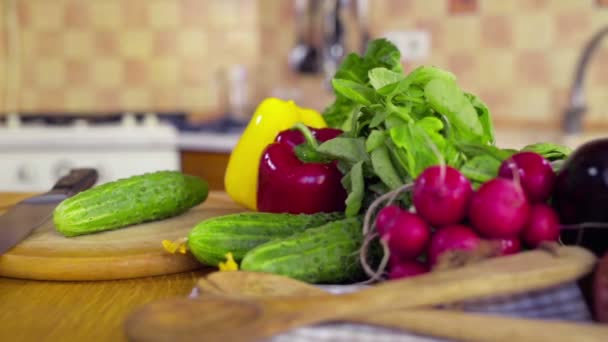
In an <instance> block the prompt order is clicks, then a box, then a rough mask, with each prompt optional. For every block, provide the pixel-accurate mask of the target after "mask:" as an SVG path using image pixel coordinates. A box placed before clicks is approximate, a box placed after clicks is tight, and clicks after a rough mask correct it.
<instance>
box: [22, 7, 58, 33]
mask: <svg viewBox="0 0 608 342" xmlns="http://www.w3.org/2000/svg"><path fill="white" fill-rule="evenodd" d="M64 3H65V1H44V0H37V1H28V2H22V3H21V4H19V5H21V6H24V7H26V8H27V12H28V26H29V27H31V28H34V29H36V30H57V29H61V28H62V27H63V10H64Z"/></svg>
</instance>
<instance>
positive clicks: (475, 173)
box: [460, 154, 501, 183]
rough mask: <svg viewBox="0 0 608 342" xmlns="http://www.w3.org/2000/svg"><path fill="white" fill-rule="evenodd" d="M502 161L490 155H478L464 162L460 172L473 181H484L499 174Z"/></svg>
mask: <svg viewBox="0 0 608 342" xmlns="http://www.w3.org/2000/svg"><path fill="white" fill-rule="evenodd" d="M500 163H501V161H500V160H498V159H496V158H494V157H492V156H490V155H485V154H483V155H478V156H476V157H474V158H473V159H470V160H468V161H467V162H466V163H464V165H462V167H461V168H460V172H462V174H463V175H464V176H465V177H467V178H468V179H469V180H471V181H473V182H477V183H484V182H487V181H489V180H490V179H492V178H494V177H496V176H497V175H498V168H499V167H500Z"/></svg>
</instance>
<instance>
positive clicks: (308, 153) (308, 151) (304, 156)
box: [293, 143, 331, 163]
mask: <svg viewBox="0 0 608 342" xmlns="http://www.w3.org/2000/svg"><path fill="white" fill-rule="evenodd" d="M293 151H294V153H295V155H296V156H297V157H298V159H299V160H300V161H302V162H304V163H329V162H331V158H329V157H327V156H326V155H323V154H321V153H319V152H318V151H317V150H316V149H315V148H314V147H312V146H311V145H310V144H306V143H305V144H300V145H297V146H296V147H294V148H293Z"/></svg>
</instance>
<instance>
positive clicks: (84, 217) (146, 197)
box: [53, 171, 209, 236]
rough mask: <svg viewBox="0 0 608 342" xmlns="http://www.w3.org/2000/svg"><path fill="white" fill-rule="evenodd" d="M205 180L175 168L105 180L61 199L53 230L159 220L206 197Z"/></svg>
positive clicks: (73, 231) (72, 231)
mask: <svg viewBox="0 0 608 342" xmlns="http://www.w3.org/2000/svg"><path fill="white" fill-rule="evenodd" d="M208 192H209V187H208V184H207V182H206V181H204V180H202V179H200V178H198V177H195V176H190V175H185V174H183V173H181V172H178V171H158V172H153V173H146V174H143V175H137V176H132V177H129V178H124V179H119V180H116V181H113V182H109V183H105V184H102V185H99V186H96V187H94V188H91V189H89V190H85V191H83V192H80V193H78V194H77V195H75V196H73V197H70V198H68V199H66V200H64V201H63V202H61V203H60V204H59V205H58V206H57V208H55V211H54V213H53V221H54V223H55V227H56V229H57V231H59V232H60V233H61V234H63V235H65V236H77V235H82V234H90V233H95V232H100V231H105V230H111V229H118V228H122V227H126V226H129V225H133V224H137V223H141V222H146V221H153V220H160V219H164V218H168V217H171V216H176V215H178V214H181V213H183V212H185V211H187V210H188V209H190V208H192V207H194V206H196V205H197V204H200V203H202V202H203V201H204V200H205V199H207V195H208Z"/></svg>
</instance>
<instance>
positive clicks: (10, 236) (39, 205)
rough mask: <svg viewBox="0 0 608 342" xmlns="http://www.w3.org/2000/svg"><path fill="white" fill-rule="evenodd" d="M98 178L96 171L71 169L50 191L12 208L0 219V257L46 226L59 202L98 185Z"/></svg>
mask: <svg viewBox="0 0 608 342" xmlns="http://www.w3.org/2000/svg"><path fill="white" fill-rule="evenodd" d="M97 177H98V173H97V170H95V169H88V168H85V169H72V170H70V173H69V174H67V175H66V176H64V177H62V178H60V179H59V180H58V181H57V183H55V185H54V186H53V188H52V189H51V190H50V191H48V192H46V193H44V194H41V195H38V196H34V197H30V198H27V199H25V200H23V201H21V202H19V203H17V204H16V205H14V206H13V207H11V208H10V209H9V210H8V211H7V212H6V213H4V215H2V216H0V255H1V254H4V252H6V251H8V250H9V249H11V248H13V247H14V246H15V245H16V244H18V243H19V242H20V241H22V240H23V239H25V238H26V237H27V236H28V235H30V233H31V232H32V231H34V230H35V229H36V228H38V227H40V226H41V225H42V224H43V223H45V222H46V221H47V220H48V219H49V218H50V217H51V215H52V214H53V210H55V207H56V206H57V205H58V204H59V203H60V202H61V201H63V200H64V199H66V198H68V197H71V196H74V195H75V194H77V193H79V192H80V191H82V190H86V189H88V188H90V187H92V186H93V185H94V184H95V182H97Z"/></svg>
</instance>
